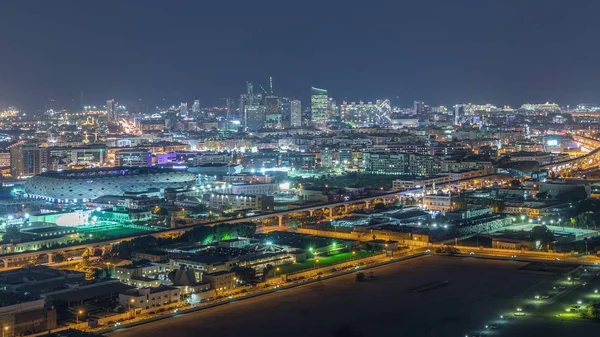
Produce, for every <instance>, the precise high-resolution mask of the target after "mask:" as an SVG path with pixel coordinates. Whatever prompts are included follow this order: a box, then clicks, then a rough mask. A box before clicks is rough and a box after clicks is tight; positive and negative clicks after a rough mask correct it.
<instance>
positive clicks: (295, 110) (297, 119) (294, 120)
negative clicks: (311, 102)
mask: <svg viewBox="0 0 600 337" xmlns="http://www.w3.org/2000/svg"><path fill="white" fill-rule="evenodd" d="M290 126H291V127H293V128H299V127H301V126H302V103H301V102H300V101H299V100H297V99H295V100H292V101H291V102H290Z"/></svg>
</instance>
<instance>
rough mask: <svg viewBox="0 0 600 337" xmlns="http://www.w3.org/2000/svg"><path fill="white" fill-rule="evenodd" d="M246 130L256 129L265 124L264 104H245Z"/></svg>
mask: <svg viewBox="0 0 600 337" xmlns="http://www.w3.org/2000/svg"><path fill="white" fill-rule="evenodd" d="M244 109H245V124H246V131H258V130H260V129H262V128H263V127H264V125H265V120H266V114H265V106H264V105H259V104H253V105H246V106H245V108H244Z"/></svg>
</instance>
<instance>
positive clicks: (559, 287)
mask: <svg viewBox="0 0 600 337" xmlns="http://www.w3.org/2000/svg"><path fill="white" fill-rule="evenodd" d="M556 289H558V290H565V289H567V287H565V286H558V287H556Z"/></svg>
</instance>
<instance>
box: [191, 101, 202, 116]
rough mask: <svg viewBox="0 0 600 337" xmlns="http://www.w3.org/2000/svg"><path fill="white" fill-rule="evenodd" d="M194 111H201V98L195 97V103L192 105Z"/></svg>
mask: <svg viewBox="0 0 600 337" xmlns="http://www.w3.org/2000/svg"><path fill="white" fill-rule="evenodd" d="M192 112H193V113H199V112H200V99H198V98H195V99H194V104H193V105H192Z"/></svg>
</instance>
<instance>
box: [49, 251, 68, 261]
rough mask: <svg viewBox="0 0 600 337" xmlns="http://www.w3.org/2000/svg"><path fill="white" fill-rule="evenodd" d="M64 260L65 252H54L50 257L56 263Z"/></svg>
mask: <svg viewBox="0 0 600 337" xmlns="http://www.w3.org/2000/svg"><path fill="white" fill-rule="evenodd" d="M65 260H66V257H65V253H63V252H58V253H54V256H53V257H52V261H54V262H56V263H60V262H64V261H65Z"/></svg>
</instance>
